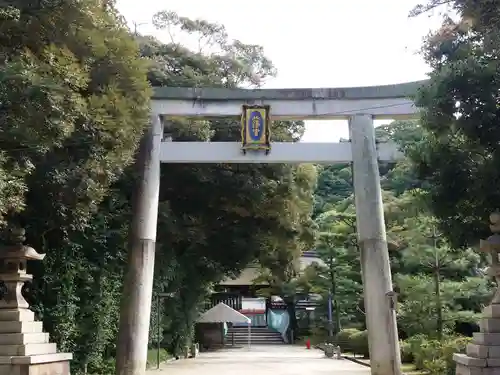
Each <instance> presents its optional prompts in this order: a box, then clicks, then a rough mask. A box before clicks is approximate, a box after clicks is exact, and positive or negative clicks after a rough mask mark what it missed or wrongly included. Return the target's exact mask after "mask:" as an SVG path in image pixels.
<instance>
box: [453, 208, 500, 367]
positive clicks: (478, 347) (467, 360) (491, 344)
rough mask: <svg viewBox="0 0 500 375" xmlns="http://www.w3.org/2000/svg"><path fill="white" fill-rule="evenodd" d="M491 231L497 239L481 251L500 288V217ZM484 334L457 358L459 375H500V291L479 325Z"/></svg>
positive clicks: (494, 217)
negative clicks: (484, 253)
mask: <svg viewBox="0 0 500 375" xmlns="http://www.w3.org/2000/svg"><path fill="white" fill-rule="evenodd" d="M490 230H491V231H492V232H493V235H492V236H490V237H488V238H487V239H486V240H481V243H480V250H481V251H482V252H486V253H488V254H489V255H490V260H491V266H490V267H489V269H488V275H490V276H493V277H494V278H495V279H496V282H497V285H500V264H499V259H498V253H499V252H500V214H499V213H493V214H491V215H490ZM479 327H480V332H475V333H474V334H473V336H474V338H473V341H472V343H470V344H468V345H467V352H466V353H467V354H458V353H456V354H454V356H453V359H454V360H455V362H456V363H457V370H456V375H499V374H500V288H497V290H496V292H495V295H494V296H493V299H492V300H491V303H490V305H489V306H486V307H485V308H484V310H483V317H482V318H481V320H480V323H479Z"/></svg>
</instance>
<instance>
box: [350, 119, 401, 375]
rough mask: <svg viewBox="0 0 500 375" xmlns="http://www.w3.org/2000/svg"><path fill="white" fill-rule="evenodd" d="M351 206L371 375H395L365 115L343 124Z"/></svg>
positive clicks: (384, 252) (376, 179)
mask: <svg viewBox="0 0 500 375" xmlns="http://www.w3.org/2000/svg"><path fill="white" fill-rule="evenodd" d="M349 132H350V138H351V147H352V161H353V181H354V200H355V204H356V226H357V232H358V243H359V250H360V253H361V270H362V279H363V294H364V300H365V310H366V326H367V328H368V346H369V349H370V365H371V373H372V375H401V355H400V352H399V340H398V330H397V326H396V312H395V304H394V298H393V290H392V278H391V264H390V261H389V250H388V247H387V237H386V232H385V222H384V209H383V203H382V189H381V187H380V175H379V169H378V158H377V147H376V144H375V129H374V127H373V119H372V116H370V115H363V114H360V115H355V116H353V117H351V118H350V119H349Z"/></svg>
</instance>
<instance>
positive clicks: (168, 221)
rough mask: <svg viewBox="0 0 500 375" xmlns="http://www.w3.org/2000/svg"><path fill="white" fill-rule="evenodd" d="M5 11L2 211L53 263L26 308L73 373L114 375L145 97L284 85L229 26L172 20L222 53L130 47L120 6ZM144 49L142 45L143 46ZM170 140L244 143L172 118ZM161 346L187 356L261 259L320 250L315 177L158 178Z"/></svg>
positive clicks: (275, 169) (189, 171) (223, 168)
mask: <svg viewBox="0 0 500 375" xmlns="http://www.w3.org/2000/svg"><path fill="white" fill-rule="evenodd" d="M18 3H19V5H17V2H15V1H14V2H12V4H13V5H12V7H10V8H4V9H3V10H2V13H1V16H2V17H3V18H2V22H1V23H0V29H1V31H2V33H1V34H2V35H1V36H0V38H2V43H1V46H2V56H8V58H6V59H5V62H4V63H3V64H2V65H1V74H0V77H1V80H0V95H2V97H1V102H2V112H1V116H2V120H3V124H4V126H2V129H0V142H1V147H0V148H1V149H2V154H1V155H0V157H1V159H0V166H1V168H0V213H1V217H0V219H1V222H2V224H4V225H7V224H8V225H22V226H24V227H25V228H26V229H27V236H28V242H29V243H30V245H32V246H33V247H35V248H36V249H37V250H39V251H40V252H46V253H47V258H46V261H45V262H44V263H43V265H37V264H33V265H30V270H31V271H32V272H33V273H34V274H35V280H36V281H35V285H34V287H33V288H31V291H32V293H30V295H29V296H28V298H29V299H30V301H31V302H32V303H33V304H34V309H35V310H36V312H37V313H38V316H39V317H40V318H41V319H43V321H44V323H45V328H46V329H47V330H48V331H49V332H50V333H51V338H52V339H53V340H54V341H55V342H57V343H58V345H59V348H60V349H61V350H64V351H70V352H73V353H74V354H75V360H74V362H73V371H74V372H75V373H78V372H79V371H81V370H83V369H84V368H85V367H87V369H88V371H89V372H91V373H96V374H100V373H108V372H110V371H112V367H113V356H114V353H115V344H116V335H117V332H116V331H117V322H118V315H119V302H120V298H121V290H122V276H123V272H124V268H125V266H126V265H125V259H126V253H127V236H128V225H129V223H130V221H131V199H132V195H133V186H134V182H135V180H136V178H137V177H136V172H135V169H134V168H133V167H132V166H131V162H132V161H133V157H134V153H135V150H136V149H137V143H138V141H139V139H140V137H141V135H142V133H143V129H144V127H145V125H146V124H147V121H148V115H149V109H148V107H149V105H148V104H149V103H148V100H149V97H150V95H151V89H150V87H149V85H148V81H149V84H150V85H153V86H155V85H168V86H172V85H175V86H189V87H192V86H197V85H200V84H203V85H206V86H226V87H235V86H238V85H249V84H250V85H252V86H259V85H260V84H261V83H262V82H263V81H264V80H265V79H266V78H267V77H269V76H272V75H274V74H275V69H274V67H273V66H272V63H271V62H270V61H269V60H268V59H267V58H266V57H265V56H264V55H263V51H262V48H260V47H259V46H253V45H246V44H244V43H242V42H239V41H231V40H229V39H228V37H227V34H226V32H225V30H224V28H223V26H221V25H216V24H209V23H207V22H205V21H203V20H190V19H186V18H183V17H179V16H177V15H176V14H173V13H169V12H160V13H158V14H157V15H155V17H154V22H155V24H156V25H157V27H160V28H161V27H166V25H167V24H168V23H170V27H177V28H178V29H180V30H181V32H184V33H188V34H190V35H191V36H193V37H199V38H200V40H203V42H204V43H203V44H205V45H207V44H209V45H210V46H211V47H212V48H217V49H219V50H220V51H221V52H220V53H219V54H216V55H214V54H209V53H204V52H203V51H201V50H200V51H191V50H189V49H186V48H184V47H182V46H180V45H178V44H175V43H173V42H172V43H167V44H164V43H162V42H160V41H157V40H155V39H153V38H150V37H144V36H138V35H136V36H134V35H132V34H131V33H130V32H129V30H128V29H127V28H125V26H124V25H123V24H122V22H121V20H120V18H119V17H118V15H117V13H116V10H115V9H114V6H113V4H112V3H111V2H105V3H103V2H100V1H97V0H96V1H93V0H84V1H74V2H73V1H68V2H65V3H64V6H61V7H57V10H56V11H54V9H52V8H50V7H49V4H46V5H44V3H42V5H41V6H40V7H36V8H35V7H30V8H23V5H22V4H24V3H23V2H18ZM134 39H135V40H134ZM169 125H170V126H169V128H170V129H171V131H172V136H173V138H174V140H188V139H201V140H207V139H212V140H230V139H237V137H239V122H238V121H234V120H232V119H231V120H217V121H210V120H199V121H192V120H176V121H173V122H171V123H169ZM302 132H303V123H302V122H300V121H298V122H280V123H277V124H276V129H275V131H274V132H273V134H274V137H275V138H278V139H282V140H292V139H297V137H300V135H301V134H302ZM161 174H162V175H161V191H160V213H159V222H158V244H157V254H158V255H157V264H156V273H155V285H154V288H155V292H162V293H165V292H167V293H172V298H173V299H175V301H176V303H172V300H168V299H164V300H163V301H162V303H161V305H160V308H161V321H160V322H158V321H157V319H156V312H157V311H156V304H154V306H155V309H154V311H153V319H152V326H151V330H152V334H151V340H152V341H157V339H158V338H157V334H156V332H157V329H158V324H161V334H162V337H161V338H160V340H161V341H162V345H163V346H164V347H166V348H167V349H168V350H169V351H170V352H176V351H177V350H178V348H179V347H180V346H183V345H185V343H186V342H188V341H189V340H190V339H191V337H192V333H193V324H194V319H195V317H196V315H197V314H198V311H199V307H200V306H201V305H202V302H203V300H204V299H205V298H206V296H207V295H208V293H209V291H210V289H211V286H212V285H213V284H214V283H216V282H218V281H220V280H221V279H222V278H223V277H225V276H227V275H231V274H235V273H238V272H239V271H241V269H243V268H244V267H245V266H246V265H247V264H248V263H249V262H251V261H254V260H256V259H259V260H260V261H261V263H262V264H265V265H266V266H267V267H268V268H269V269H271V270H276V272H277V271H278V270H279V271H280V272H285V273H289V272H293V267H291V266H290V265H291V264H292V263H293V260H294V259H295V258H296V257H297V256H298V255H299V254H300V252H301V251H302V250H303V249H305V248H309V247H310V246H312V241H313V239H314V235H313V222H312V220H311V218H310V217H311V211H312V204H313V195H312V193H313V190H314V186H315V183H316V168H315V167H314V166H311V165H301V166H289V165H276V166H270V165H222V164H221V165H163V166H162V170H161Z"/></svg>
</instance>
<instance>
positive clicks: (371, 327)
mask: <svg viewBox="0 0 500 375" xmlns="http://www.w3.org/2000/svg"><path fill="white" fill-rule="evenodd" d="M423 83H424V82H423V81H420V82H411V83H404V84H398V85H387V86H372V87H353V88H328V89H278V90H276V89H259V90H247V89H225V88H168V87H162V88H156V89H155V92H154V95H153V100H152V115H151V124H152V126H151V127H150V129H149V131H148V133H147V134H146V135H145V137H144V139H143V141H142V143H141V146H140V150H139V159H138V163H139V164H140V165H141V167H142V173H143V178H142V180H141V181H139V183H138V188H137V189H138V194H137V195H138V197H140V198H139V199H138V201H137V204H136V206H135V208H134V218H133V223H132V231H131V241H130V242H131V249H130V252H129V262H128V267H129V268H128V271H127V275H126V277H125V281H124V296H123V304H122V312H121V319H120V336H119V339H118V353H117V375H143V374H144V371H145V367H146V360H147V344H148V334H149V322H150V312H151V298H152V289H153V272H154V256H155V241H156V226H157V216H158V199H159V189H160V163H323V164H334V163H346V162H352V163H353V176H354V195H355V204H356V223H357V231H358V241H359V245H360V250H361V266H362V276H363V286H364V300H365V309H366V323H367V328H368V339H369V340H368V341H369V350H370V359H371V371H372V374H373V375H400V374H401V368H400V362H401V361H400V353H399V343H398V333H397V326H396V316H395V310H394V293H393V289H392V279H391V270H390V263H389V254H388V249H387V239H386V232H385V224H384V213H383V206H382V196H381V187H380V176H379V170H378V161H379V160H380V161H394V160H396V159H397V158H398V157H399V156H400V154H399V152H398V149H397V146H396V145H394V144H391V143H379V144H376V142H375V131H374V126H373V120H374V119H408V118H413V117H415V116H416V113H417V109H416V108H415V106H414V103H413V101H412V100H410V99H409V97H411V96H412V95H414V94H415V93H416V91H417V89H418V87H419V86H420V85H422V84H423ZM245 105H251V106H259V107H260V108H265V106H269V107H266V108H268V109H269V112H270V119H271V120H291V119H295V120H299V119H303V120H305V119H343V120H348V121H349V133H350V142H345V143H272V145H271V147H272V149H271V151H270V152H269V153H261V152H248V153H243V152H242V150H241V144H240V143H239V142H171V141H170V139H166V138H164V129H163V119H164V118H168V117H195V118H203V117H227V116H232V117H234V116H241V114H242V108H243V106H245Z"/></svg>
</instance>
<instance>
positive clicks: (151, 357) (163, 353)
mask: <svg viewBox="0 0 500 375" xmlns="http://www.w3.org/2000/svg"><path fill="white" fill-rule="evenodd" d="M157 356H158V350H157V349H149V350H148V368H155V367H156V366H157V361H158V358H157ZM170 358H172V355H171V354H170V353H169V352H167V350H166V349H160V364H161V363H163V362H166V361H168V360H169V359H170Z"/></svg>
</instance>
